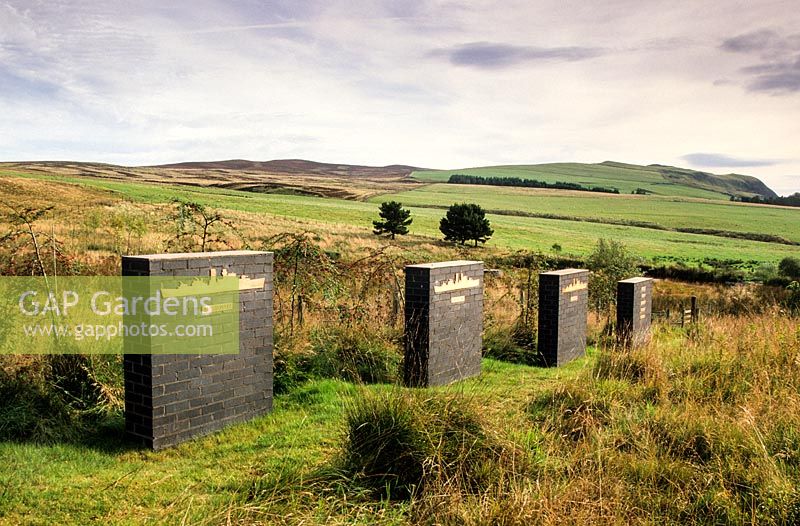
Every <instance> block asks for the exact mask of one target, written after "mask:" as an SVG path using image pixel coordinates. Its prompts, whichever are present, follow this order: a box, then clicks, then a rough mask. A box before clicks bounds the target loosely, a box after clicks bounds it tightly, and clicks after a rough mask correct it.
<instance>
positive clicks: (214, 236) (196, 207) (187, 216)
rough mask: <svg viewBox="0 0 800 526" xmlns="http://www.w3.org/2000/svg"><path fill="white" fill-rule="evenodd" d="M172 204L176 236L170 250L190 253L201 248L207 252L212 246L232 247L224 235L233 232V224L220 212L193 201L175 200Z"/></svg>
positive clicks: (170, 244)
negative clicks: (174, 249) (229, 230)
mask: <svg viewBox="0 0 800 526" xmlns="http://www.w3.org/2000/svg"><path fill="white" fill-rule="evenodd" d="M172 202H173V204H174V205H175V212H174V214H173V215H172V216H171V218H170V219H172V221H173V222H174V224H175V236H174V237H173V238H172V239H171V240H170V242H169V246H170V248H177V249H179V250H188V251H194V250H195V249H197V248H199V249H200V252H205V251H206V249H208V248H210V245H216V246H223V247H225V248H229V247H230V245H229V243H228V241H227V239H226V238H225V235H224V234H225V233H226V232H225V231H226V230H227V229H231V230H233V228H234V227H233V223H231V222H230V221H228V220H226V219H224V218H223V217H222V216H221V215H220V213H219V212H217V211H215V210H212V209H210V208H206V207H205V206H203V205H202V204H200V203H195V202H193V201H184V200H182V199H173V200H172Z"/></svg>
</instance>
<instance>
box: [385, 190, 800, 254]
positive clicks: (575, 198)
mask: <svg viewBox="0 0 800 526" xmlns="http://www.w3.org/2000/svg"><path fill="white" fill-rule="evenodd" d="M392 197H393V198H395V199H397V200H398V201H401V202H402V203H403V204H405V205H408V206H420V205H423V206H424V205H445V206H449V205H451V204H453V203H455V202H464V201H466V202H470V203H478V204H480V205H481V206H482V207H484V208H485V209H487V210H511V211H522V212H527V213H532V214H553V215H560V216H570V217H577V218H590V219H600V220H604V219H606V220H610V221H612V222H613V221H647V222H649V223H655V224H657V225H660V226H663V227H666V228H709V229H718V230H730V231H734V232H751V233H765V234H772V235H779V236H782V237H785V238H787V239H789V240H792V241H798V242H800V210H797V209H791V208H779V207H766V206H761V205H744V204H741V203H731V202H730V201H711V202H709V201H708V200H699V199H685V198H676V197H658V196H642V195H613V194H597V193H593V192H563V191H551V190H537V189H530V188H513V187H505V186H481V185H456V184H433V185H429V186H425V187H422V188H418V189H416V190H410V191H408V192H402V193H398V194H394V195H393V196H392ZM382 200H386V197H385V196H381V197H376V198H373V199H372V201H374V202H380V201H382ZM578 228H583V227H578Z"/></svg>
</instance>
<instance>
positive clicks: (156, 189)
mask: <svg viewBox="0 0 800 526" xmlns="http://www.w3.org/2000/svg"><path fill="white" fill-rule="evenodd" d="M0 175H2V173H0ZM29 177H33V178H38V179H46V180H54V181H59V182H65V183H71V184H78V185H84V186H86V187H89V188H96V189H103V190H108V191H110V192H113V193H114V194H115V195H117V196H121V197H123V198H126V199H130V200H133V201H139V202H146V203H161V204H165V203H169V202H170V201H171V200H172V199H173V198H183V199H189V200H192V201H196V202H199V203H201V204H204V205H207V206H210V207H213V208H216V209H222V210H225V209H228V210H239V211H244V212H251V213H256V214H261V215H265V216H277V217H284V218H289V219H292V220H294V221H296V222H297V223H298V226H300V227H302V226H303V225H307V226H308V228H310V229H313V228H314V226H315V225H342V224H347V225H353V226H356V227H360V228H363V230H364V233H365V234H368V233H371V231H372V220H373V219H376V218H377V205H376V204H375V202H379V201H381V200H387V199H389V198H394V199H400V200H401V201H404V199H405V197H406V196H411V197H410V198H411V200H412V201H414V200H415V199H416V200H419V202H420V203H435V204H437V205H445V206H447V205H450V204H452V202H454V201H463V200H464V199H466V196H469V197H470V198H473V197H474V198H476V199H480V195H485V196H488V197H485V199H489V200H490V202H494V203H495V204H501V202H506V200H507V201H508V202H506V204H505V206H502V207H501V208H504V209H510V208H514V206H516V203H517V201H518V197H517V196H514V198H513V199H509V198H508V196H506V197H505V198H504V197H502V195H503V194H502V193H498V192H497V190H498V189H496V188H491V189H490V188H488V187H486V188H485V189H482V188H474V187H468V188H466V189H462V188H460V187H459V189H453V190H455V191H457V190H462V192H461V193H458V194H448V193H447V192H450V191H451V190H450V189H449V187H447V186H445V185H436V186H434V187H432V188H431V189H421V190H419V191H418V193H414V192H411V193H410V194H409V193H401V194H394V195H387V196H381V197H377V198H374V199H373V201H374V202H359V201H349V200H343V199H329V198H318V197H308V196H293V195H276V194H257V193H249V192H242V191H236V190H225V189H217V188H199V187H191V186H176V185H154V184H146V183H128V182H120V181H109V180H105V179H93V178H88V177H87V178H82V177H50V176H38V175H37V176H29ZM442 188H443V189H444V191H445V192H444V194H439V195H437V194H436V193H435V192H437V191H439V189H442ZM503 190H505V191H508V190H507V189H503ZM431 191H432V192H434V194H432V195H428V194H427V193H426V192H431ZM466 192H470V193H466ZM482 192H485V193H484V194H482ZM528 192H530V191H528ZM496 195H497V196H500V197H494V196H496ZM609 198H610V199H617V200H619V201H622V199H621V198H619V197H616V196H611V197H609ZM532 199H535V197H532ZM546 199H547V200H549V199H554V201H553V202H554V203H558V202H560V201H559V200H558V199H557V198H556V196H553V197H548V198H546ZM577 199H582V198H580V197H579V198H577ZM587 199H589V200H588V201H587V203H591V206H592V207H593V209H594V210H602V209H605V208H608V209H610V208H611V207H609V206H608V205H607V203H609V201H598V200H599V199H605V197H598V196H595V195H592V197H591V198H587ZM592 199H595V201H593V200H592ZM647 199H648V201H645V204H644V206H640V212H641V219H642V220H649V219H651V218H650V216H649V214H650V212H651V210H653V209H656V210H657V209H658V208H657V206H660V205H653V203H661V200H658V199H656V198H652V197H650V198H647ZM491 200H495V201H491ZM547 200H545V201H541V203H540V204H541V206H546V205H547V203H548V201H547ZM522 202H525V201H522ZM632 202H635V203H639V202H640V201H638V200H632ZM404 203H405V204H411V203H406V202H405V201H404ZM567 203H568V202H567ZM579 203H582V201H579ZM615 203H616V201H615ZM664 203H665V204H664V206H665V207H667V208H668V207H670V206H675V207H681V206H687V207H690V208H691V207H694V206H695V205H693V204H691V203H671V202H670V201H669V200H667V201H664ZM651 205H653V206H651ZM562 206H566V207H569V206H570V205H562ZM631 206H633V205H631ZM703 206H706V207H707V208H706V209H705V210H706V211H707V213H706V214H703V209H702V207H703ZM717 206H718V205H717V204H716V203H711V202H708V203H707V204H702V205H701V204H698V205H696V207H695V208H691V209H692V210H693V211H692V213H693V214H694V215H695V217H697V218H698V223H700V226H704V227H705V226H707V224H708V223H709V222H713V221H714V220H713V217H714V216H715V214H716V213H717V210H725V211H727V210H728V208H726V206H730V205H719V208H718V207H717ZM697 207H699V208H697ZM411 208H412V214H413V215H412V216H413V218H414V223H413V224H412V225H411V233H412V234H413V235H414V236H422V237H411V238H405V239H400V240H398V243H400V244H406V245H408V246H409V247H412V246H414V245H416V244H418V243H419V242H420V241H421V240H425V238H428V241H434V240H438V239H441V233H440V232H439V219H440V218H441V217H442V216H443V210H438V209H432V208H416V207H413V206H412V207H411ZM490 208H493V207H490ZM633 210H634V209H633V208H629V209H628V212H620V213H619V214H620V216H622V215H624V214H633V213H634V211H633ZM731 210H732V212H731V214H729V215H731V216H732V213H733V212H735V211H738V210H741V212H742V213H743V214H744V213H745V212H746V213H747V217H746V219H743V220H742V224H753V223H754V222H755V223H758V222H759V221H761V219H759V214H772V213H774V212H772V210H773V209H771V208H763V209H762V208H756V207H731ZM780 212H783V211H782V210H781V211H780ZM789 212H790V213H791V212H794V211H789ZM665 213H666V212H665ZM726 213H727V212H726ZM751 216H753V217H754V218H755V219H751ZM787 217H788V216H787ZM489 219H490V220H491V222H492V227H493V228H494V230H495V234H494V236H493V237H492V239H491V241H490V243H489V244H490V245H492V246H496V247H501V248H507V249H513V250H519V249H525V250H541V251H549V250H550V249H551V247H552V245H553V244H554V243H558V244H559V245H561V247H562V249H563V251H564V252H565V253H570V254H575V255H585V254H588V253H589V252H591V251H592V250H593V249H594V247H595V245H596V243H597V240H598V239H599V238H603V237H605V238H609V237H611V238H614V239H617V240H619V241H622V242H623V243H625V244H626V245H627V246H628V248H629V249H630V250H631V251H632V252H633V253H635V254H637V255H638V256H640V257H642V258H645V259H648V260H653V261H660V260H674V259H680V260H684V261H687V262H692V261H695V262H699V261H702V260H703V259H705V258H718V259H737V260H744V261H755V262H773V263H774V262H777V261H779V260H780V259H782V258H783V257H786V256H790V255H796V254H797V247H793V246H787V245H780V244H775V243H764V242H757V241H747V240H739V239H727V238H721V237H715V236H709V235H700V234H687V233H679V232H669V231H658V230H652V229H646V228H636V227H629V226H621V225H605V224H594V223H584V222H575V221H568V220H553V219H542V218H530V217H513V216H506V215H495V214H489ZM656 219H657V218H656ZM765 221H768V222H770V224H774V228H772V229H770V230H768V233H777V234H781V235H790V234H791V235H794V236H798V234H797V232H798V229H795V230H794V232H793V233H790V230H792V228H791V227H792V226H793V225H796V224H797V222H796V221H795V222H792V221H791V220H790V219H785V220H778V219H769V220H765Z"/></svg>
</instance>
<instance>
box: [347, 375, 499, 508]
mask: <svg viewBox="0 0 800 526" xmlns="http://www.w3.org/2000/svg"><path fill="white" fill-rule="evenodd" d="M364 395H365V396H363V397H359V398H357V399H356V400H355V401H354V402H353V403H352V404H351V405H350V406H349V407H348V408H347V412H346V417H345V418H346V439H345V441H344V445H343V447H342V454H341V459H340V462H341V466H342V471H343V472H344V473H347V474H348V476H349V478H350V479H351V480H352V481H353V483H354V484H355V485H357V486H359V487H364V488H367V489H368V490H369V491H370V492H371V493H372V494H374V495H378V496H380V495H384V496H387V497H389V498H392V499H407V498H409V497H411V496H417V497H420V496H422V495H425V494H429V493H430V491H432V488H436V487H442V486H446V487H457V488H459V489H460V490H463V491H478V490H480V489H481V488H485V487H486V486H487V484H489V483H490V482H491V481H492V480H493V477H495V476H496V472H497V470H498V469H499V467H500V464H499V462H500V459H501V457H502V454H503V445H502V443H501V442H500V441H499V439H498V438H497V437H496V436H494V435H493V434H492V433H491V432H490V431H489V430H488V429H487V427H486V426H485V424H484V422H483V421H482V419H481V418H480V417H479V413H478V410H477V408H476V407H475V406H474V402H472V401H470V400H469V399H467V398H465V397H463V396H461V395H457V394H445V393H442V392H425V391H405V390H399V389H395V390H392V391H389V392H386V393H379V394H370V393H366V392H365V393H364Z"/></svg>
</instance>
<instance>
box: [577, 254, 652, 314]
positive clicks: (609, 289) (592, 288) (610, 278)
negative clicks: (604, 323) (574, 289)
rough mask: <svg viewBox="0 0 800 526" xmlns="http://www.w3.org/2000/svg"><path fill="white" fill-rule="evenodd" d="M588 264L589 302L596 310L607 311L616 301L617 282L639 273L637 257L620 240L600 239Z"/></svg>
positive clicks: (587, 261)
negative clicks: (589, 272) (589, 271)
mask: <svg viewBox="0 0 800 526" xmlns="http://www.w3.org/2000/svg"><path fill="white" fill-rule="evenodd" d="M586 264H587V266H588V267H589V270H591V271H592V274H591V276H590V277H589V303H590V305H591V307H592V308H593V309H594V310H595V311H596V312H605V311H607V310H608V309H609V308H610V307H611V306H612V305H614V304H615V303H616V295H617V282H618V281H619V280H622V279H627V278H631V277H633V276H636V275H637V274H638V273H639V267H638V265H637V259H636V258H635V257H634V256H633V255H632V254H631V253H630V252H628V249H627V248H626V247H625V245H623V244H622V243H620V242H619V241H614V240H613V239H600V240H598V242H597V247H596V248H595V249H594V252H592V253H591V254H590V255H589V257H588V259H587V260H586Z"/></svg>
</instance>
